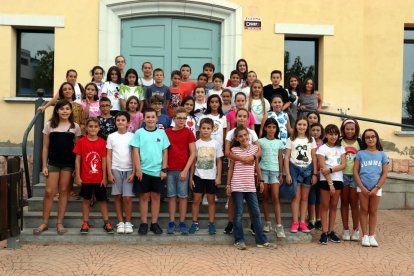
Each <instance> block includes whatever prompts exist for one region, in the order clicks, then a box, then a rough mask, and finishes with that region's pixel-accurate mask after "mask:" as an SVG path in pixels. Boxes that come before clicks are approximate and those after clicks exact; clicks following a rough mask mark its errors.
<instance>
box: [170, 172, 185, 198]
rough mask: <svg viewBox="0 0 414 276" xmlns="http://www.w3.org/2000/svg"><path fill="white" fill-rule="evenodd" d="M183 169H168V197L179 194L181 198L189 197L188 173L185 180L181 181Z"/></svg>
mask: <svg viewBox="0 0 414 276" xmlns="http://www.w3.org/2000/svg"><path fill="white" fill-rule="evenodd" d="M180 173H181V171H168V173H167V197H174V196H178V197H179V198H187V197H188V175H189V173H188V172H187V175H186V176H185V179H184V181H180V180H179V177H180Z"/></svg>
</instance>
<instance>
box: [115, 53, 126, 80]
mask: <svg viewBox="0 0 414 276" xmlns="http://www.w3.org/2000/svg"><path fill="white" fill-rule="evenodd" d="M125 65H126V61H125V58H124V56H116V57H115V66H116V67H118V69H119V73H120V74H121V77H120V79H119V81H120V82H121V83H122V82H124V80H125V72H124V69H125Z"/></svg>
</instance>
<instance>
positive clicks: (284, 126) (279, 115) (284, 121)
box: [265, 94, 293, 153]
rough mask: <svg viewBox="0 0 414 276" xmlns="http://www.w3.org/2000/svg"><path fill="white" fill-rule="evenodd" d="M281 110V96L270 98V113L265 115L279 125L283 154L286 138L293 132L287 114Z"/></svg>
mask: <svg viewBox="0 0 414 276" xmlns="http://www.w3.org/2000/svg"><path fill="white" fill-rule="evenodd" d="M282 108H283V99H282V96H281V95H279V94H276V95H274V96H273V97H272V100H271V111H269V112H268V113H267V116H265V117H266V119H267V118H273V119H275V120H276V122H277V123H278V124H279V130H280V131H279V139H280V140H282V142H283V153H285V151H286V142H287V138H288V136H289V135H290V134H291V133H292V132H293V130H292V128H291V127H290V121H289V116H288V114H287V113H286V112H285V111H283V110H282Z"/></svg>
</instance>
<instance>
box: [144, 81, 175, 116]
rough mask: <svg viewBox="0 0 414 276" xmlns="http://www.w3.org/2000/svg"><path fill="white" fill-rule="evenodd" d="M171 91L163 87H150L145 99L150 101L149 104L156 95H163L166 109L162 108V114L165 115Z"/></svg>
mask: <svg viewBox="0 0 414 276" xmlns="http://www.w3.org/2000/svg"><path fill="white" fill-rule="evenodd" d="M170 94H171V93H170V89H169V88H168V87H167V86H165V85H163V86H161V87H159V86H156V85H155V84H153V85H151V86H148V88H147V90H146V92H145V99H147V100H148V103H151V97H152V96H154V95H161V96H162V97H163V98H164V107H163V108H162V110H161V112H162V113H163V114H167V100H170V97H171V95H170Z"/></svg>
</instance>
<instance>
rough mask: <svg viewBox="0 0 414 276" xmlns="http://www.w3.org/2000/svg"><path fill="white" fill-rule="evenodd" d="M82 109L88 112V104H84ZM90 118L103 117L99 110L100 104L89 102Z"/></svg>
mask: <svg viewBox="0 0 414 276" xmlns="http://www.w3.org/2000/svg"><path fill="white" fill-rule="evenodd" d="M82 108H83V110H84V111H85V112H86V102H82ZM87 116H88V118H91V117H98V116H101V110H100V109H99V102H98V101H95V102H89V113H88V114H87Z"/></svg>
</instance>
